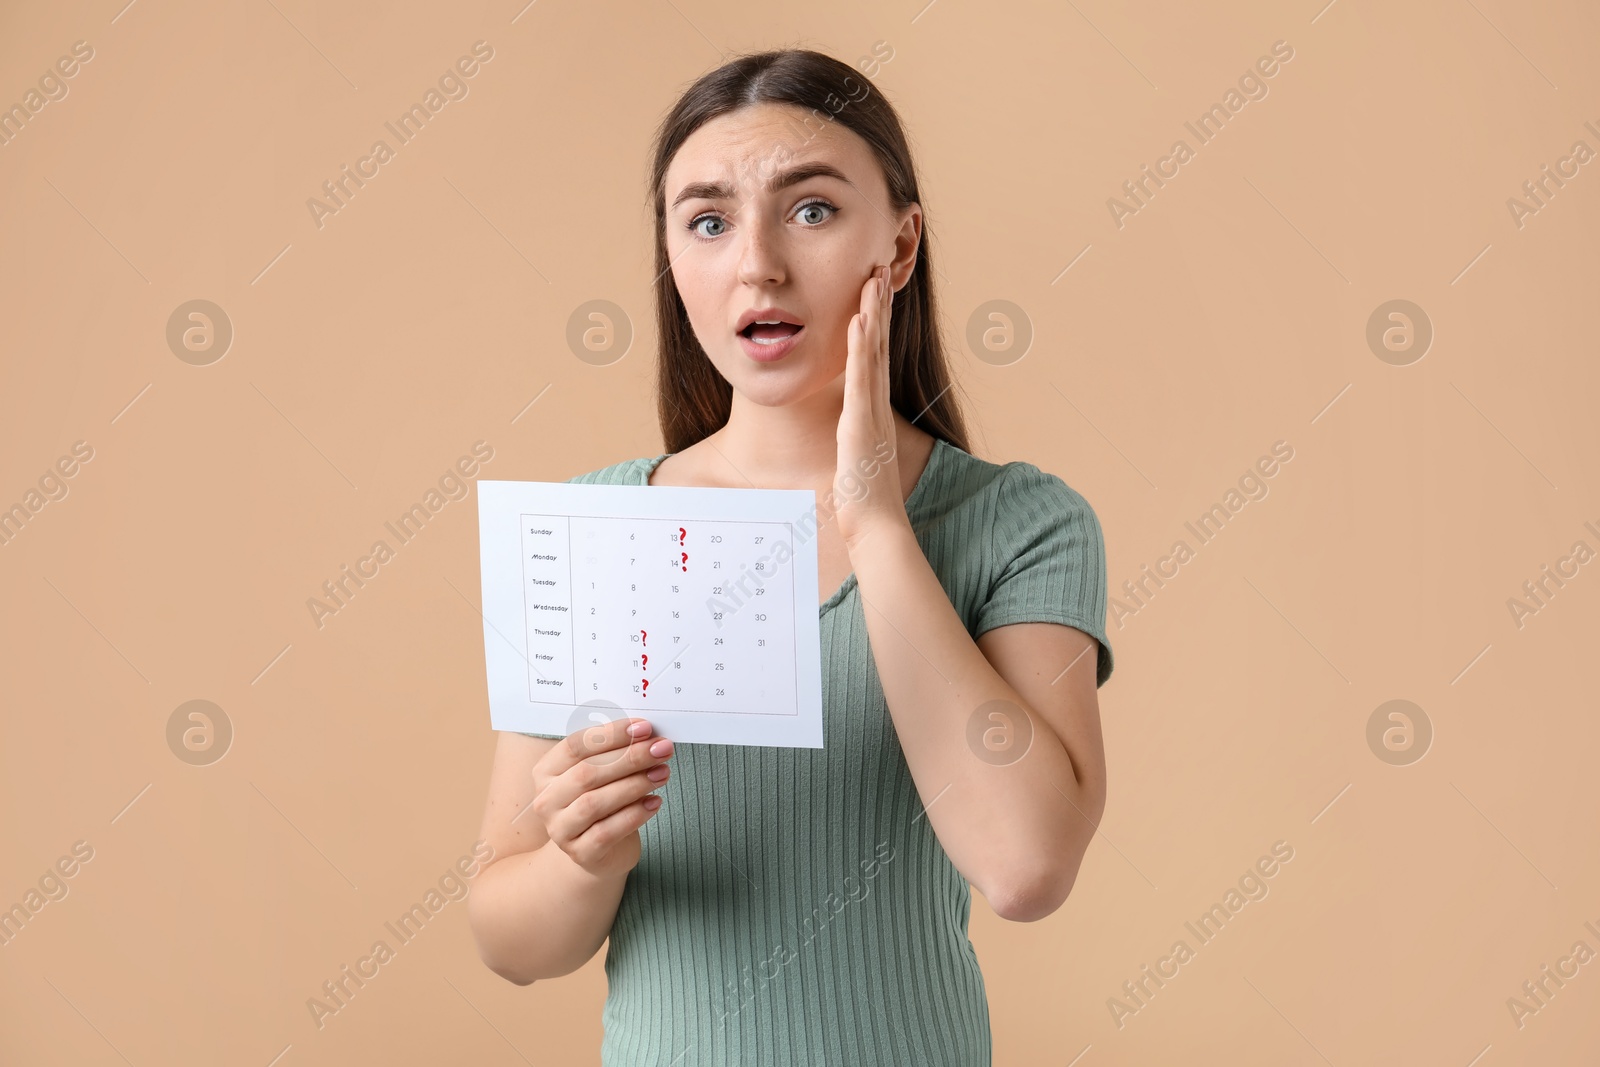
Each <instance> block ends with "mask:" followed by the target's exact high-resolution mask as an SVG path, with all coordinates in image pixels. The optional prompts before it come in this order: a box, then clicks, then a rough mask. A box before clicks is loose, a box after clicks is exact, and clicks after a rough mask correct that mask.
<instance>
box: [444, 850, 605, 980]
mask: <svg viewBox="0 0 1600 1067" xmlns="http://www.w3.org/2000/svg"><path fill="white" fill-rule="evenodd" d="M627 880H628V878H627V875H626V874H622V875H618V876H615V877H599V876H596V875H593V874H590V873H589V872H588V871H586V870H584V869H583V868H582V867H580V866H578V865H577V864H576V863H574V862H573V861H572V859H571V857H569V856H568V855H567V854H566V853H565V852H563V851H561V849H560V847H559V846H557V845H556V844H554V843H553V842H548V841H547V842H546V843H545V844H544V845H543V846H541V847H539V848H536V849H534V850H533V851H531V852H517V853H513V854H512V855H509V856H505V857H502V858H500V859H497V860H495V861H494V862H493V863H491V864H489V865H488V866H487V867H485V868H483V870H482V871H481V872H479V874H478V877H477V879H476V880H475V885H474V886H473V891H472V896H471V897H469V898H468V900H467V915H468V921H469V922H470V924H471V926H472V935H473V938H474V939H475V940H476V942H477V945H478V955H479V957H481V958H482V960H483V962H484V963H485V964H486V965H487V966H488V967H489V969H490V970H492V971H494V972H495V973H496V974H498V975H500V976H501V977H502V978H505V979H507V980H508V981H511V982H515V983H516V984H517V985H527V984H529V983H530V982H535V981H538V980H539V979H541V978H559V977H560V976H561V975H564V974H571V973H572V972H573V971H575V970H577V969H578V968H579V967H582V966H583V965H584V964H585V963H587V962H589V960H590V959H591V958H592V957H593V956H594V954H595V953H596V952H598V951H599V950H600V946H601V945H602V944H603V943H604V942H605V939H606V936H607V935H608V934H609V933H610V932H611V923H612V921H613V920H614V919H615V918H616V915H617V905H618V904H619V903H621V901H622V887H623V885H624V884H625V883H626V882H627Z"/></svg>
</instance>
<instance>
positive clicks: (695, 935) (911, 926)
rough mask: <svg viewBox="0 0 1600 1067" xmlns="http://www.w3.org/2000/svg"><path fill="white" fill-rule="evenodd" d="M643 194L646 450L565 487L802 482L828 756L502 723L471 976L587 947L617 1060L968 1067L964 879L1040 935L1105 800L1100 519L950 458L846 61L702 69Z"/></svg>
mask: <svg viewBox="0 0 1600 1067" xmlns="http://www.w3.org/2000/svg"><path fill="white" fill-rule="evenodd" d="M650 181H651V195H652V196H653V197H654V203H655V216H656V266H657V269H658V271H659V273H658V276H657V278H656V298H657V299H656V314H657V322H658V327H659V332H660V338H661V340H660V363H659V377H658V382H657V385H658V390H659V401H660V403H659V412H658V414H659V419H660V423H661V431H662V435H663V437H664V439H665V444H666V446H667V449H668V451H667V452H665V453H663V454H661V455H658V456H655V457H647V458H639V459H632V460H628V461H625V462H622V463H618V464H615V465H613V466H610V467H606V468H603V469H601V470H596V471H592V472H590V473H588V474H583V475H580V476H578V477H577V478H574V479H572V480H573V481H575V482H586V483H596V482H598V483H612V484H626V485H696V486H721V487H732V488H753V487H760V488H786V489H793V488H811V489H813V490H815V492H816V494H817V500H818V503H819V508H818V514H817V522H818V524H819V527H820V529H819V530H818V532H817V533H816V537H817V542H818V545H817V552H818V556H819V587H818V590H817V599H818V601H819V606H818V611H819V613H820V616H821V627H822V656H823V704H824V730H825V736H826V745H825V747H823V748H820V749H809V748H774V747H756V746H736V745H709V744H705V745H702V744H683V745H676V746H675V745H674V744H673V743H672V741H671V740H669V739H667V738H663V737H657V736H654V735H653V734H652V731H651V728H650V726H649V723H648V721H647V720H646V719H644V718H642V717H638V716H634V717H621V718H618V719H616V720H615V721H613V722H610V723H608V724H606V725H603V726H597V727H594V728H591V729H586V730H583V731H579V732H576V733H573V734H571V735H570V736H567V737H562V736H561V735H558V734H515V733H502V734H500V736H499V741H498V747H497V749H496V752H495V761H494V770H493V774H492V779H491V782H490V789H489V799H488V805H487V810H486V812H485V815H484V825H483V831H482V834H483V837H484V839H485V840H487V841H488V842H489V843H490V844H492V845H493V846H494V851H495V856H496V857H497V858H496V859H495V860H494V862H493V863H491V864H490V865H489V866H488V867H486V868H485V869H484V870H483V872H482V873H481V874H480V875H479V876H478V878H477V884H476V886H475V892H474V893H473V894H472V896H471V897H470V904H469V909H470V914H471V922H472V929H473V932H474V936H475V938H476V940H477V944H478V948H479V952H480V954H481V955H482V957H483V960H484V962H485V963H486V964H487V965H488V966H489V967H491V968H492V969H493V970H494V971H495V972H496V973H498V974H500V975H503V976H504V977H506V978H507V979H509V980H511V981H513V982H516V983H518V984H527V983H529V982H533V981H536V980H538V979H541V978H552V977H556V976H558V975H564V974H568V973H570V972H572V971H574V970H576V969H577V968H579V967H580V966H582V965H583V964H584V963H585V962H586V961H588V960H589V959H590V958H591V957H592V956H593V955H594V953H595V952H596V951H597V950H598V949H599V948H600V945H601V944H602V942H604V941H605V940H606V938H607V937H608V936H609V937H610V948H609V951H608V952H607V955H606V960H605V969H606V975H607V977H608V978H609V980H610V988H609V993H608V995H607V998H606V1002H605V1008H604V1012H603V1022H604V1034H605V1036H604V1040H603V1043H602V1046H601V1059H602V1062H603V1063H604V1064H606V1065H617V1067H623V1065H627V1067H635V1065H643V1064H652V1065H654V1064H659V1065H662V1067H666V1065H668V1064H672V1065H679V1067H689V1065H692V1064H717V1065H722V1064H727V1065H738V1067H757V1065H763V1064H830V1065H833V1067H846V1065H854V1064H870V1065H875V1067H887V1065H892V1064H905V1065H908V1067H910V1065H916V1067H937V1065H949V1067H978V1065H987V1064H989V1063H990V1062H991V1052H990V1031H989V1014H988V1002H987V1000H986V998H985V993H984V983H983V976H982V973H981V972H980V970H979V967H978V961H977V957H976V955H975V953H974V952H973V948H972V944H971V942H970V941H969V940H968V938H967V921H968V914H969V911H970V905H971V896H970V891H969V884H970V886H974V887H976V888H977V889H978V891H979V892H980V893H982V894H983V896H984V898H985V899H986V900H987V901H988V902H989V904H990V906H991V907H993V908H994V910H995V911H996V912H997V913H999V914H1000V915H1002V916H1003V917H1005V918H1008V919H1011V920H1014V921H1018V922H1032V921H1035V920H1038V919H1041V918H1044V917H1045V916H1047V915H1049V914H1050V913H1051V912H1053V911H1054V910H1055V909H1056V908H1058V907H1060V906H1061V903H1062V901H1063V900H1064V899H1065V898H1066V896H1067V893H1068V891H1069V890H1070V889H1071V888H1072V884H1073V881H1074V879H1075V877H1076V875H1077V871H1078V865H1079V862H1080V861H1081V859H1082V857H1083V853H1084V850H1085V848H1086V847H1087V846H1088V843H1089V839H1090V837H1091V836H1092V835H1093V833H1094V828H1095V825H1096V824H1097V823H1098V821H1099V819H1100V815H1101V811H1102V808H1103V805H1104V798H1105V766H1104V756H1103V752H1102V747H1101V738H1100V721H1099V709H1098V705H1097V702H1096V690H1097V688H1098V686H1099V685H1101V684H1103V683H1104V682H1105V680H1106V678H1107V677H1108V676H1109V675H1110V673H1111V668H1112V658H1111V650H1110V647H1109V644H1108V642H1107V641H1106V636H1105V612H1106V579H1105V559H1104V544H1103V541H1102V538H1101V532H1100V525H1099V522H1098V520H1097V519H1096V517H1095V514H1094V512H1093V510H1092V509H1091V508H1090V506H1089V504H1088V503H1087V502H1086V501H1085V500H1084V498H1083V497H1082V496H1080V495H1079V494H1078V493H1076V492H1075V491H1074V490H1072V489H1071V488H1069V487H1068V486H1067V484H1066V483H1065V482H1063V481H1062V480H1061V479H1060V478H1058V477H1056V476H1055V475H1051V474H1046V473H1044V472H1043V471H1041V470H1040V469H1039V468H1038V467H1036V466H1034V465H1033V464H1031V463H1025V462H1011V463H1006V464H1004V465H997V464H993V463H989V462H986V461H984V460H981V459H978V458H977V457H975V456H973V455H971V454H970V452H969V451H968V449H967V446H966V434H965V430H964V427H963V424H962V420H961V415H960V412H959V411H958V409H957V407H956V404H955V402H954V400H953V399H952V397H951V395H950V387H951V384H952V382H951V380H950V377H949V372H948V370H947V368H946V365H945V358H944V352H943V348H942V347H941V344H940V338H939V331H938V324H937V316H936V314H935V301H934V291H933V284H932V283H933V269H932V264H931V262H930V260H929V250H928V235H927V231H926V228H925V225H924V218H923V211H922V208H921V206H920V204H919V200H920V194H919V192H918V187H917V180H916V175H915V171H914V169H913V166H912V162H911V157H910V153H909V150H908V148H907V146H906V140H905V136H904V133H903V132H902V129H901V126H900V122H899V119H898V117H897V116H896V114H895V112H894V110H893V109H892V108H891V107H890V106H889V104H888V102H887V101H886V100H884V98H883V97H882V95H880V94H879V93H878V91H877V90H876V89H875V88H874V87H873V86H872V85H871V83H870V82H868V81H867V80H866V79H865V78H863V77H862V76H861V75H860V74H859V73H858V72H856V71H855V70H854V69H852V68H851V67H849V66H847V65H845V64H843V63H840V62H838V61H836V60H834V59H831V58H829V57H827V56H824V55H821V54H818V53H816V52H811V51H801V50H786V51H778V52H767V53H763V54H759V55H752V56H746V57H742V58H739V59H737V60H735V61H733V62H731V63H729V64H727V65H726V66H723V67H721V68H719V69H718V70H715V71H713V72H712V73H710V74H708V75H706V76H705V77H703V78H701V79H700V80H699V81H698V82H696V83H695V84H694V85H693V86H692V87H690V89H689V90H688V91H687V92H686V93H685V94H684V95H683V97H682V99H680V100H679V101H678V103H677V105H676V106H675V107H674V108H673V110H672V111H671V112H670V114H669V115H668V116H667V118H666V120H665V121H664V123H663V124H662V127H661V130H660V133H659V136H658V140H657V144H656V150H655V165H654V168H653V170H652V173H651V176H650ZM630 710H633V711H637V710H639V709H630Z"/></svg>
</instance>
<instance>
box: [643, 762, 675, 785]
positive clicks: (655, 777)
mask: <svg viewBox="0 0 1600 1067" xmlns="http://www.w3.org/2000/svg"><path fill="white" fill-rule="evenodd" d="M671 773H672V772H671V771H670V770H668V769H667V765H666V764H665V763H663V764H662V765H661V766H659V767H651V768H650V769H649V770H648V771H645V772H644V776H645V777H646V778H648V779H650V780H651V781H652V782H659V781H662V780H664V779H665V778H666V777H667V775H669V774H671Z"/></svg>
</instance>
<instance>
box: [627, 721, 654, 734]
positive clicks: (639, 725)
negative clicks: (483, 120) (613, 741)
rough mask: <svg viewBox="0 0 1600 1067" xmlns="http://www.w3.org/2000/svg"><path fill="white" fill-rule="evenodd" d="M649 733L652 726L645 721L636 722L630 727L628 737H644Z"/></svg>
mask: <svg viewBox="0 0 1600 1067" xmlns="http://www.w3.org/2000/svg"><path fill="white" fill-rule="evenodd" d="M649 732H650V724H649V723H647V722H643V721H640V722H636V723H634V724H633V725H632V726H630V727H628V736H630V737H643V736H644V735H645V734H648V733H649Z"/></svg>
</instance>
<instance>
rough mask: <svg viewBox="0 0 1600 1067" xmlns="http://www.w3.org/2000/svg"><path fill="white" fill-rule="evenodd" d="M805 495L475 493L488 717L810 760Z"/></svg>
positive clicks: (502, 724)
mask: <svg viewBox="0 0 1600 1067" xmlns="http://www.w3.org/2000/svg"><path fill="white" fill-rule="evenodd" d="M815 520H816V494H815V493H814V492H812V491H811V490H809V489H708V488H698V487H688V486H649V485H585V484H574V483H570V482H514V481H493V480H489V481H479V482H478V538H479V561H480V565H481V568H482V577H483V622H484V628H483V642H484V658H485V662H486V665H487V668H488V678H489V717H490V723H491V725H492V726H493V727H494V729H496V730H521V731H525V732H528V733H549V734H561V735H563V736H564V735H566V734H569V733H572V732H573V731H575V730H579V729H582V728H584V727H585V726H589V725H593V724H594V723H598V722H606V721H610V720H613V719H617V718H622V717H630V716H638V717H642V718H648V719H649V720H650V722H651V723H652V724H653V725H654V727H655V732H656V733H657V734H659V735H661V736H663V737H670V738H671V739H673V740H674V741H684V742H701V743H708V744H727V745H775V746H783V747H797V748H821V747H822V741H823V738H822V659H821V629H820V622H819V613H818V610H817V606H816V604H817V600H816V595H815V594H816V591H817V544H816V540H815V528H816V522H815Z"/></svg>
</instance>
